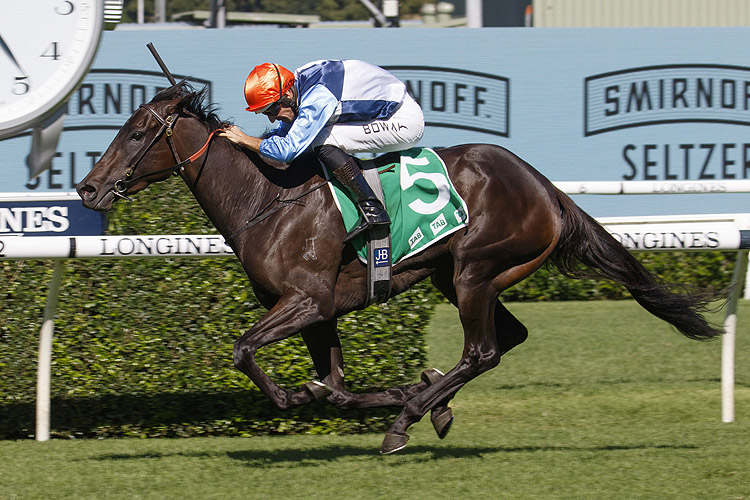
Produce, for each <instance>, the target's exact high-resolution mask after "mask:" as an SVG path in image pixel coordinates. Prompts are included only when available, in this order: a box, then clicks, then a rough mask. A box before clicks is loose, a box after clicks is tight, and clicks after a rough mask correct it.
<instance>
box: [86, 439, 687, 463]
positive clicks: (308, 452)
mask: <svg viewBox="0 0 750 500" xmlns="http://www.w3.org/2000/svg"><path fill="white" fill-rule="evenodd" d="M695 449H698V447H697V446H694V445H654V444H641V445H638V444H636V445H603V446H498V447H492V446H441V447H430V446H410V447H407V448H405V449H404V450H401V451H399V452H398V453H395V454H393V455H388V456H383V455H380V454H379V453H378V449H377V447H375V446H373V447H369V446H368V447H365V446H345V445H344V446H341V445H336V446H321V447H317V448H285V449H278V450H260V449H259V450H244V451H228V452H224V451H212V452H200V451H195V452H174V453H161V452H146V453H132V454H104V455H100V456H98V457H95V458H94V459H95V460H100V461H110V460H112V461H117V460H148V459H163V458H180V457H182V458H214V459H221V458H223V457H228V458H230V459H232V460H237V461H240V462H243V463H244V464H245V465H247V466H250V467H255V468H258V467H259V468H275V467H282V468H286V467H316V466H320V465H321V464H325V463H328V462H335V461H338V460H341V459H348V458H357V457H371V458H377V459H380V460H383V461H385V462H389V461H390V464H392V465H400V464H402V463H414V462H429V461H435V460H446V459H447V460H455V459H461V458H484V457H485V455H496V454H515V453H546V452H582V453H591V452H599V453H601V452H621V451H635V450H695Z"/></svg>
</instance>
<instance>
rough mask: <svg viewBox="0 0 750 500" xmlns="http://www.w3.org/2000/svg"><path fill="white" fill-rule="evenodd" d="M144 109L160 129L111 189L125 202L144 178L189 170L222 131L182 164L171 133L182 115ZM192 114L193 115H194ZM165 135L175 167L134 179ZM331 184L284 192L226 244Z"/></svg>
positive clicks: (210, 136)
mask: <svg viewBox="0 0 750 500" xmlns="http://www.w3.org/2000/svg"><path fill="white" fill-rule="evenodd" d="M140 107H141V108H143V109H145V110H146V111H148V112H149V113H151V115H152V116H153V117H154V118H156V120H157V121H158V122H159V123H161V128H160V129H159V131H158V132H157V133H156V135H155V136H154V138H153V139H152V140H151V142H150V143H149V144H148V146H146V147H145V148H144V149H142V150H141V151H140V152H139V153H138V156H137V157H136V158H137V159H136V160H135V161H134V162H133V164H132V165H133V166H132V167H130V168H128V170H127V171H126V172H125V177H123V178H122V179H120V180H118V181H116V182H115V185H114V186H113V187H112V193H113V194H114V195H115V196H117V197H119V198H122V199H125V200H128V201H133V200H132V199H131V198H129V197H128V196H126V195H125V192H126V191H127V190H128V188H130V187H131V186H133V185H135V184H136V183H137V182H138V181H140V180H142V179H145V178H147V177H151V176H153V175H159V174H163V173H165V172H170V173H175V172H177V171H178V170H181V169H182V168H184V167H186V166H187V165H190V164H191V163H192V162H194V161H195V160H197V159H198V158H200V157H201V156H203V154H204V153H205V152H206V150H207V149H208V145H209V144H210V143H211V139H213V137H214V134H216V133H217V132H219V131H221V129H216V130H212V131H211V133H210V134H209V135H208V139H206V142H205V143H204V144H203V146H202V147H201V148H200V149H199V150H198V151H196V152H195V153H193V154H192V155H191V156H190V157H188V158H187V159H185V160H182V161H180V155H179V154H178V153H177V149H176V148H175V146H174V142H173V141H172V133H173V132H172V130H173V128H174V124H175V122H176V121H177V118H179V116H180V112H179V111H178V112H177V113H174V114H172V115H169V116H167V117H166V118H162V117H161V116H160V115H159V114H158V113H157V112H156V111H154V110H153V109H152V108H151V106H148V105H147V104H141V106H140ZM191 114H192V113H191ZM162 134H164V135H166V137H167V144H169V149H170V150H171V151H172V156H173V157H174V159H175V161H176V162H177V163H175V164H174V165H172V166H170V167H166V168H162V169H160V170H156V171H154V172H149V173H147V174H142V175H138V176H136V177H133V174H134V173H135V169H136V168H137V167H138V164H139V163H140V162H141V160H142V159H143V157H144V156H146V153H148V151H149V150H150V149H151V148H152V147H153V146H154V144H156V143H157V142H158V141H159V139H160V138H161V136H162ZM328 182H329V181H325V182H321V183H319V184H316V185H315V186H313V187H311V188H309V189H307V190H305V191H304V192H302V193H301V194H299V195H298V196H296V197H294V198H291V199H287V200H282V199H281V193H279V194H277V195H276V197H275V198H274V199H273V200H271V201H270V202H269V203H268V204H267V205H266V206H265V207H263V208H262V209H261V210H260V211H259V212H258V213H257V214H255V215H254V216H253V217H252V218H250V219H249V220H248V221H247V222H245V224H243V225H242V227H240V228H239V229H237V230H236V231H235V232H233V233H232V234H231V235H230V236H229V237H228V238H225V241H226V242H227V244H228V245H229V246H232V244H233V242H234V239H235V238H236V237H237V236H239V235H240V234H242V233H243V232H245V231H246V230H247V229H249V228H251V227H253V226H254V225H256V224H258V223H260V222H263V221H264V220H266V219H268V218H269V217H271V216H272V215H273V214H275V213H276V212H278V211H279V210H281V209H282V208H285V207H288V206H289V205H296V204H300V200H301V199H302V198H304V197H305V196H307V195H308V194H310V193H312V192H313V191H317V190H318V189H320V188H321V187H323V186H325V185H326V184H328ZM275 203H278V205H277V206H275V207H273V208H271V207H272V206H273V205H274V204H275Z"/></svg>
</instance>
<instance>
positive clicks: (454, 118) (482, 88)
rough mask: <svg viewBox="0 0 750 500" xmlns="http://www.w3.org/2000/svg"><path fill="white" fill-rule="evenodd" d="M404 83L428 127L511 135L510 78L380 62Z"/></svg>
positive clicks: (460, 70)
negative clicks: (385, 64)
mask: <svg viewBox="0 0 750 500" xmlns="http://www.w3.org/2000/svg"><path fill="white" fill-rule="evenodd" d="M383 68H385V69H387V70H388V71H390V72H391V73H393V74H394V75H395V76H396V77H397V78H398V79H399V80H401V81H402V82H404V83H405V84H406V90H407V91H408V92H409V94H411V96H412V97H413V98H414V99H415V100H416V101H417V102H418V103H419V105H420V106H421V107H422V112H423V113H424V118H425V125H427V126H428V127H447V128H456V129H460V130H473V131H475V132H484V133H486V134H492V135H499V136H501V137H510V80H509V79H508V78H506V77H503V76H498V75H491V74H488V73H479V72H476V71H467V70H462V69H454V68H438V67H434V66H383Z"/></svg>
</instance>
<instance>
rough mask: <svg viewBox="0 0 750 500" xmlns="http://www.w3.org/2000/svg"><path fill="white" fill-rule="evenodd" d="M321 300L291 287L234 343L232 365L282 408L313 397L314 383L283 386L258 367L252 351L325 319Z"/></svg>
mask: <svg viewBox="0 0 750 500" xmlns="http://www.w3.org/2000/svg"><path fill="white" fill-rule="evenodd" d="M320 303H321V301H320V300H315V299H313V298H312V297H310V296H309V295H307V294H305V293H303V292H302V291H301V290H299V289H296V288H290V289H289V290H288V291H287V292H286V293H285V294H284V295H282V297H281V298H280V299H279V300H278V301H277V302H276V304H275V305H274V306H273V307H272V308H271V310H270V311H268V313H266V315H265V316H263V318H261V320H260V321H258V323H257V324H255V325H254V326H253V327H252V328H251V329H249V330H248V331H247V332H245V334H244V335H242V336H241V337H240V338H239V339H237V341H236V342H235V343H234V365H235V366H236V367H237V368H238V369H239V370H240V371H241V372H242V373H244V374H245V375H247V376H248V377H249V378H250V380H252V381H253V383H255V385H257V386H258V388H259V389H260V390H261V391H262V392H263V394H265V395H266V396H267V397H268V398H269V399H270V400H271V401H273V402H274V404H275V405H276V406H278V407H279V408H281V409H286V408H289V407H292V406H296V405H300V404H304V403H309V402H310V401H312V400H313V399H315V397H316V394H315V386H310V387H311V388H312V390H309V389H303V390H299V391H286V390H284V389H282V388H281V387H280V386H279V385H278V384H276V383H275V382H274V381H273V380H271V378H270V377H269V376H268V375H267V374H266V373H265V372H264V371H263V370H262V369H261V368H260V366H258V363H257V362H256V360H255V353H256V352H257V351H258V349H260V348H262V347H263V346H266V345H268V344H272V343H274V342H278V341H279V340H283V339H285V338H287V337H290V336H292V335H294V334H295V333H297V332H299V331H301V330H302V329H304V328H306V327H307V326H308V325H310V324H311V323H319V322H321V321H324V320H325V318H324V316H323V314H322V313H321V309H320V307H321V306H320ZM303 387H304V386H303Z"/></svg>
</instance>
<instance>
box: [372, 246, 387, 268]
mask: <svg viewBox="0 0 750 500" xmlns="http://www.w3.org/2000/svg"><path fill="white" fill-rule="evenodd" d="M390 253H391V252H390V249H388V248H376V249H375V250H374V251H373V254H374V258H375V267H383V266H387V265H389V264H390V261H391V256H390Z"/></svg>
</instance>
